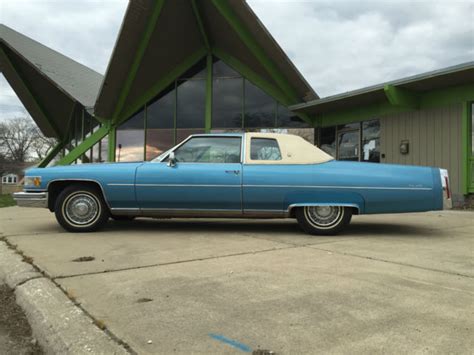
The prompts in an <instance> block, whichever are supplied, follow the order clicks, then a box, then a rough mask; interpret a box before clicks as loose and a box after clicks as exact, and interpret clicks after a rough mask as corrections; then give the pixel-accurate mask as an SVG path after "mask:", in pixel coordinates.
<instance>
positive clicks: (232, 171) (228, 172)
mask: <svg viewBox="0 0 474 355" xmlns="http://www.w3.org/2000/svg"><path fill="white" fill-rule="evenodd" d="M225 172H226V174H235V175H239V174H240V170H226V171H225Z"/></svg>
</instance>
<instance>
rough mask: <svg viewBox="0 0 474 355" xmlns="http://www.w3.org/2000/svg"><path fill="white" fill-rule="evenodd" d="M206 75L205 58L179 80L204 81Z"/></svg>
mask: <svg viewBox="0 0 474 355" xmlns="http://www.w3.org/2000/svg"><path fill="white" fill-rule="evenodd" d="M206 73H207V66H206V58H204V59H202V60H200V61H199V62H198V63H197V64H195V65H194V66H193V67H191V69H189V70H188V71H187V72H186V73H184V74H183V75H182V76H181V77H180V79H205V78H206Z"/></svg>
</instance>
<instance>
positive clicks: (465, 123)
mask: <svg viewBox="0 0 474 355" xmlns="http://www.w3.org/2000/svg"><path fill="white" fill-rule="evenodd" d="M469 114H470V108H469V102H467V101H464V102H463V103H462V118H461V192H462V193H463V194H464V195H467V194H468V193H469V188H470V183H471V181H470V180H471V179H470V170H471V169H470V168H471V167H470V165H471V164H470V163H471V162H470V149H471V147H470V144H469V141H470V139H469V135H470V133H471V132H470V129H469V128H470V124H469V123H470V122H469V120H470V117H469V116H470V115H469ZM471 173H472V172H471Z"/></svg>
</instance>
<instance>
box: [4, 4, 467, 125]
mask: <svg viewBox="0 0 474 355" xmlns="http://www.w3.org/2000/svg"><path fill="white" fill-rule="evenodd" d="M127 3H128V1H127V0H75V1H64V0H15V1H11V0H0V23H3V24H5V25H7V26H10V27H12V28H13V29H15V30H17V31H19V32H21V33H23V34H25V35H27V36H29V37H31V38H33V39H35V40H37V41H39V42H41V43H43V44H45V45H47V46H49V47H51V48H53V49H55V50H57V51H59V52H61V53H63V54H65V55H67V56H69V57H71V58H73V59H75V60H77V61H79V62H81V63H83V64H85V65H87V66H89V67H91V68H92V69H94V70H96V71H98V72H100V73H102V74H103V73H105V70H106V68H107V64H108V61H109V58H110V55H111V52H112V48H113V46H114V43H115V39H116V37H117V34H118V31H119V29H120V24H121V22H122V19H123V16H124V14H125V10H126V6H127ZM248 3H249V4H250V6H251V7H252V9H253V10H254V12H255V13H256V14H257V16H258V17H259V18H260V20H261V21H262V22H263V24H264V25H265V26H266V27H267V28H268V30H269V31H270V33H271V34H272V35H273V36H274V38H275V39H276V40H277V42H278V43H279V44H280V46H281V47H282V48H283V50H284V51H285V52H286V53H287V55H288V56H289V57H290V59H291V60H292V61H293V63H294V64H295V65H296V67H297V68H298V69H299V70H300V72H301V73H302V74H303V76H304V77H305V78H306V80H307V81H308V82H309V84H310V85H311V86H312V87H313V89H314V90H315V91H316V92H317V93H318V95H319V96H320V97H326V96H330V95H334V94H339V93H342V92H345V91H350V90H354V89H359V88H362V87H366V86H370V85H374V84H379V83H382V82H385V81H389V80H394V79H399V78H403V77H406V76H410V75H415V74H420V73H423V72H426V71H431V70H435V69H440V68H444V67H448V66H451V65H456V64H460V63H464V62H468V61H473V60H474V1H472V0H471V1H457V0H424V1H419V0H416V1H406V0H398V1H395V0H377V1H356V0H313V1H310V0H308V1H298V0H266V1H264V0H249V1H248ZM21 115H24V109H23V106H22V104H21V102H20V101H19V100H18V98H17V97H16V95H15V93H14V92H13V91H12V90H11V88H10V87H9V85H8V83H7V82H6V80H5V79H4V78H3V76H1V74H0V120H2V119H6V118H11V117H16V116H21Z"/></svg>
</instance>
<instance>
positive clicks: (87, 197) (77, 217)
mask: <svg viewBox="0 0 474 355" xmlns="http://www.w3.org/2000/svg"><path fill="white" fill-rule="evenodd" d="M100 211H101V206H100V202H99V201H98V199H97V198H96V197H95V196H94V195H92V194H90V193H88V192H85V191H81V192H76V193H73V194H71V195H70V196H68V198H67V199H66V200H65V201H64V203H63V214H64V216H65V218H66V219H67V220H68V222H69V223H71V224H73V225H76V226H81V227H87V226H89V225H91V224H92V223H94V222H95V221H96V220H97V218H99V215H100Z"/></svg>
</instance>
